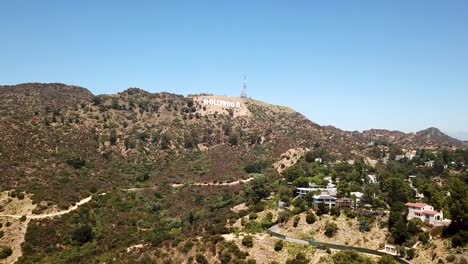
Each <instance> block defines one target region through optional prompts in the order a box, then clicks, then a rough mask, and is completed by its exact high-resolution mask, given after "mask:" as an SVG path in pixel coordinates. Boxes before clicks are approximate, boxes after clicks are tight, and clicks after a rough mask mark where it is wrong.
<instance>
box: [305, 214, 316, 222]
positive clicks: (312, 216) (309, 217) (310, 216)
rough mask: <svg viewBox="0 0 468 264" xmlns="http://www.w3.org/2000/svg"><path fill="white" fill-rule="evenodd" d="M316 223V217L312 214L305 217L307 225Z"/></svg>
mask: <svg viewBox="0 0 468 264" xmlns="http://www.w3.org/2000/svg"><path fill="white" fill-rule="evenodd" d="M316 221H317V217H316V216H315V214H314V213H312V212H310V213H308V214H307V215H306V223H308V224H309V225H311V224H313V223H315V222H316Z"/></svg>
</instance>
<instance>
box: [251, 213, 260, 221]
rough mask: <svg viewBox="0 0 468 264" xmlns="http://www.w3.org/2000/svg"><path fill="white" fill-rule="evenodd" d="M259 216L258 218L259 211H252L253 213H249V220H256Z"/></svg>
mask: <svg viewBox="0 0 468 264" xmlns="http://www.w3.org/2000/svg"><path fill="white" fill-rule="evenodd" d="M257 218H258V215H257V213H251V214H249V220H255V219H257Z"/></svg>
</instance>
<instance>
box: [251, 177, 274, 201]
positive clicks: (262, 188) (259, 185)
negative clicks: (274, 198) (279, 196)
mask: <svg viewBox="0 0 468 264" xmlns="http://www.w3.org/2000/svg"><path fill="white" fill-rule="evenodd" d="M270 192H271V186H270V183H269V181H268V178H267V177H266V176H259V177H256V178H255V179H254V180H253V181H252V182H251V183H250V184H249V186H248V187H247V190H246V195H247V197H248V198H250V199H251V200H252V201H253V202H254V203H258V202H260V201H261V200H262V199H263V198H267V197H268V196H270Z"/></svg>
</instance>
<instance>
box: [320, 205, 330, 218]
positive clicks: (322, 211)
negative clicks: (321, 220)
mask: <svg viewBox="0 0 468 264" xmlns="http://www.w3.org/2000/svg"><path fill="white" fill-rule="evenodd" d="M329 211H330V208H328V206H327V205H325V204H324V203H319V204H318V210H317V215H318V216H321V215H324V214H328V212H329Z"/></svg>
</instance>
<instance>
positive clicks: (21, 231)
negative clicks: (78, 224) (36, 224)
mask: <svg viewBox="0 0 468 264" xmlns="http://www.w3.org/2000/svg"><path fill="white" fill-rule="evenodd" d="M105 194H106V193H101V194H100V195H105ZM92 198H93V197H92V196H89V197H86V198H84V199H82V200H81V201H79V202H77V203H76V204H75V205H73V206H71V207H70V208H68V209H67V210H63V211H57V212H51V213H45V214H32V209H33V207H31V206H28V205H23V206H24V208H23V209H27V211H28V212H27V213H25V212H24V210H21V211H22V213H17V214H2V213H0V222H3V221H10V220H8V219H15V220H17V221H14V222H13V223H12V224H11V226H10V228H9V229H8V230H6V232H5V236H4V237H3V238H2V243H6V245H7V246H10V247H11V248H12V250H13V254H12V255H11V256H10V257H8V258H6V259H3V260H0V264H3V263H15V262H16V261H17V260H18V259H19V258H20V257H21V256H22V255H23V253H22V251H21V243H23V242H24V239H25V235H26V231H27V229H28V224H29V222H30V221H31V220H33V219H36V220H37V219H45V218H52V217H56V216H61V215H65V214H68V213H70V212H72V211H75V210H77V209H78V208H79V207H80V206H81V205H84V204H86V203H88V202H90V201H91V199H92ZM22 216H26V219H25V221H23V222H22V221H19V219H20V218H21V217H22ZM2 219H3V221H2Z"/></svg>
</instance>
